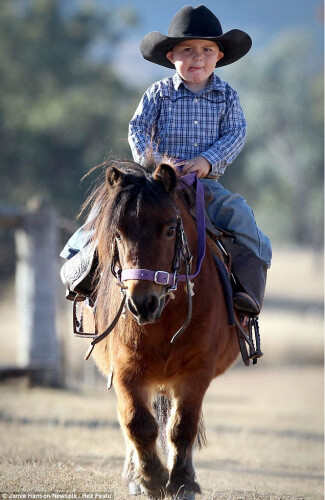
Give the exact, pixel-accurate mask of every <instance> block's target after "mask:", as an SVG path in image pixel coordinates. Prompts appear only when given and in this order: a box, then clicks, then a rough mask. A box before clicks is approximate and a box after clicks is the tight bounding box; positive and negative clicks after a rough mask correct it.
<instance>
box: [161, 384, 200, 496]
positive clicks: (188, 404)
mask: <svg viewBox="0 0 325 500" xmlns="http://www.w3.org/2000/svg"><path fill="white" fill-rule="evenodd" d="M198 380H199V381H200V382H199V383H198V384H195V383H194V384H193V380H191V383H188V381H183V382H182V383H181V384H179V385H178V386H177V387H174V390H173V391H172V392H173V398H172V399H173V401H172V412H171V415H170V419H169V422H168V426H167V432H168V445H169V450H168V451H169V455H168V465H169V468H170V477H169V482H168V484H167V492H168V494H169V495H177V496H175V498H179V499H183V498H184V499H188V500H192V499H194V496H195V493H201V488H200V485H199V484H198V483H197V481H196V478H195V470H194V466H193V459H192V455H193V448H194V444H195V441H196V437H197V434H198V429H199V422H200V418H201V411H202V401H203V397H204V394H205V392H206V390H207V388H208V385H209V383H210V381H209V382H207V383H204V382H203V380H202V379H201V380H200V379H198Z"/></svg>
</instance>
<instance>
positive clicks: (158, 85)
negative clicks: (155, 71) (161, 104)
mask: <svg viewBox="0 0 325 500" xmlns="http://www.w3.org/2000/svg"><path fill="white" fill-rule="evenodd" d="M173 88H174V85H173V76H167V77H165V78H163V79H162V80H158V81H157V82H154V83H152V84H151V85H150V87H149V88H148V90H147V93H149V94H155V93H160V94H161V93H164V92H171V91H172V90H173Z"/></svg>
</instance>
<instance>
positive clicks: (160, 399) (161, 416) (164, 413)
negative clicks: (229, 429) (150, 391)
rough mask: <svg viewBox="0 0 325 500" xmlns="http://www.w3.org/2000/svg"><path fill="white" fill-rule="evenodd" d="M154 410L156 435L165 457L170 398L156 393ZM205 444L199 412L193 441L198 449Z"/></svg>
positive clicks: (205, 438)
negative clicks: (157, 427)
mask: <svg viewBox="0 0 325 500" xmlns="http://www.w3.org/2000/svg"><path fill="white" fill-rule="evenodd" d="M154 411H155V416H156V420H157V423H158V426H159V436H158V439H159V444H160V446H161V448H162V450H163V452H164V455H165V456H166V457H167V455H168V450H167V448H168V442H167V434H166V426H167V422H168V419H169V417H170V411H171V402H170V399H168V398H167V397H166V396H165V395H164V394H158V396H157V398H156V400H155V402H154ZM207 444H208V441H207V437H206V433H205V424H204V418H203V413H201V417H200V421H199V430H198V433H197V436H196V441H195V447H196V448H198V449H199V450H202V449H203V448H205V447H206V446H207Z"/></svg>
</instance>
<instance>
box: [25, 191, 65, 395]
mask: <svg viewBox="0 0 325 500" xmlns="http://www.w3.org/2000/svg"><path fill="white" fill-rule="evenodd" d="M16 252H17V266H16V308H17V311H18V312H19V314H20V338H19V345H18V363H19V365H20V366H21V367H24V368H27V369H28V370H29V373H30V379H31V382H32V383H36V384H42V385H58V384H59V382H60V380H59V350H58V340H57V332H56V295H57V261H58V258H57V252H58V216H57V213H56V211H55V210H54V209H53V208H52V207H51V206H50V205H48V204H47V203H44V202H42V201H40V200H37V199H33V200H31V202H30V203H29V204H28V206H27V212H26V213H25V215H24V216H23V220H22V225H21V226H20V227H19V228H18V229H17V230H16Z"/></svg>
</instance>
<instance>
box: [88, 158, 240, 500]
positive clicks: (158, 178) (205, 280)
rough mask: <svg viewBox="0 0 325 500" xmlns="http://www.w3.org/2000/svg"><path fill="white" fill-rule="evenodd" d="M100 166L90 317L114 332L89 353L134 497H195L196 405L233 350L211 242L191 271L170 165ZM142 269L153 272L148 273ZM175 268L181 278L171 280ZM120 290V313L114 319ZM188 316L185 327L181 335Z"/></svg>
mask: <svg viewBox="0 0 325 500" xmlns="http://www.w3.org/2000/svg"><path fill="white" fill-rule="evenodd" d="M101 166H104V168H105V170H106V177H105V180H104V181H103V182H102V183H101V184H100V185H99V186H98V187H97V188H96V190H95V191H94V193H93V194H92V195H91V196H90V199H88V201H87V202H86V204H85V206H88V208H89V206H90V207H93V208H94V207H96V217H95V218H94V220H93V221H92V223H91V229H92V232H93V241H96V245H97V252H98V274H97V279H96V282H97V286H96V290H95V296H96V312H95V315H96V323H97V325H98V330H99V331H104V330H105V329H106V331H107V325H108V324H110V323H111V322H112V321H113V323H114V329H111V330H112V331H111V333H110V335H106V336H105V338H103V340H101V342H98V344H96V349H94V351H93V358H94V361H95V363H96V364H97V366H98V368H99V370H100V371H101V372H102V373H103V374H104V375H105V376H110V377H112V376H113V379H112V384H113V386H114V389H115V392H116V395H117V400H118V409H117V413H118V419H119V423H120V426H121V429H122V431H123V434H124V438H125V443H126V459H125V466H124V472H123V476H124V478H125V480H126V481H127V483H128V485H129V491H130V493H132V494H138V493H145V494H146V495H147V496H149V497H151V498H162V497H163V496H164V495H167V496H169V497H172V498H177V499H180V498H184V499H185V498H186V499H192V500H193V499H194V498H195V493H200V491H201V490H200V486H199V484H198V482H197V479H196V476H195V470H194V466H193V461H192V455H193V448H194V445H195V443H196V440H197V439H198V437H199V436H200V435H201V436H203V433H202V432H199V429H200V426H201V423H202V419H201V414H202V402H203V398H204V395H205V393H206V391H207V389H208V387H209V385H210V383H211V381H212V380H213V379H214V378H215V377H217V376H218V375H221V374H222V373H224V372H225V370H226V369H227V368H228V367H229V366H230V365H231V364H232V363H233V362H234V361H235V360H236V358H237V356H238V354H239V346H238V339H237V334H236V330H235V326H234V325H231V324H229V320H228V312H227V307H226V302H225V296H224V291H223V288H222V284H221V282H220V278H219V274H218V271H217V268H216V266H215V262H214V258H213V255H212V252H211V250H210V248H208V247H207V249H206V253H205V257H204V259H203V261H202V263H200V271H199V272H198V273H197V274H196V276H195V277H192V279H191V280H190V278H189V276H188V274H189V273H188V272H187V271H188V270H186V266H187V262H189V261H190V260H191V259H186V255H185V256H184V254H188V255H193V257H194V261H195V260H197V259H198V252H199V250H198V247H199V246H200V242H199V241H198V240H199V236H198V230H197V225H196V221H195V220H194V218H193V217H192V215H191V214H190V211H189V208H188V205H187V204H186V203H185V196H184V194H182V192H181V191H180V190H179V189H178V184H179V182H180V181H181V180H182V177H180V178H179V176H178V174H177V172H176V169H175V168H173V167H172V166H171V165H168V164H166V163H161V164H159V165H158V166H157V165H154V166H151V167H150V168H144V167H141V166H140V165H138V164H137V163H134V162H132V161H113V160H109V161H106V162H105V163H104V164H102V165H101ZM180 228H181V231H180ZM179 235H180V236H179ZM204 238H205V235H204ZM197 265H198V264H197ZM130 270H131V271H130ZM132 271H134V272H135V274H133V275H132ZM147 272H148V273H152V274H151V275H150V276H151V278H148V277H144V274H143V273H147ZM123 273H124V274H123ZM181 273H186V275H187V279H185V280H184V281H185V282H184V283H182V282H180V281H178V279H177V278H178V275H181ZM170 277H172V278H170ZM193 284H194V290H192V288H193ZM177 285H178V287H177ZM176 288H178V289H177V290H176ZM193 292H194V296H193V298H192V300H191V303H189V298H188V297H189V296H191V294H192V293H193ZM121 293H122V298H123V302H122V303H123V304H124V305H125V313H124V314H123V317H121V318H120V319H119V320H118V321H117V319H116V318H115V321H114V319H113V318H114V317H115V315H116V312H117V311H118V309H119V308H120V310H121V305H120V301H121ZM189 307H190V309H191V318H190V319H188V321H187V322H186V318H187V317H188V308H189ZM184 322H185V323H186V324H185V326H187V323H189V325H188V326H187V328H186V330H185V331H184V332H183V333H182V335H178V334H179V333H180V332H182V331H183V330H184V329H185V327H183V328H182V325H183V326H184ZM176 331H178V334H177V335H176V336H175V337H177V340H175V337H174V334H175V332H176ZM173 337H174V340H175V341H173V342H172V343H171V340H172V339H173ZM161 396H163V398H166V399H165V401H168V402H169V410H170V411H169V416H168V420H167V423H166V429H165V432H166V434H165V435H166V450H165V452H166V453H165V456H164V455H163V453H162V451H161V448H160V445H159V439H158V435H159V423H158V422H157V418H156V416H155V411H154V402H155V401H156V400H157V397H158V398H160V400H161V399H162V398H161ZM201 430H202V429H201Z"/></svg>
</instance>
